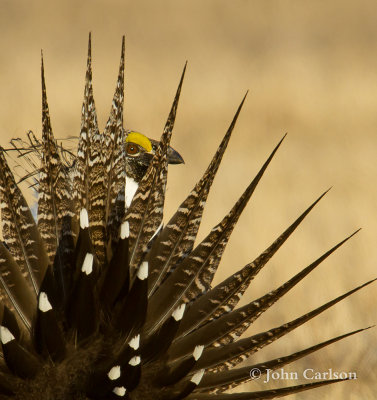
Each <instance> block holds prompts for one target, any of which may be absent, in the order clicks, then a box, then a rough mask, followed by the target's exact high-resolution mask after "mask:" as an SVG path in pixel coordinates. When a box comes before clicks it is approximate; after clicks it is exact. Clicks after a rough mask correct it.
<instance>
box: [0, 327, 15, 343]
mask: <svg viewBox="0 0 377 400" xmlns="http://www.w3.org/2000/svg"><path fill="white" fill-rule="evenodd" d="M14 339H15V337H14V336H13V335H12V333H11V331H10V330H9V329H8V328H7V327H6V326H3V325H0V340H1V343H2V344H4V345H5V344H7V343H9V342H11V341H12V340H14Z"/></svg>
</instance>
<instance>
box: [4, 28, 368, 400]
mask: <svg viewBox="0 0 377 400" xmlns="http://www.w3.org/2000/svg"><path fill="white" fill-rule="evenodd" d="M124 59H125V43H124V38H123V40H122V50H121V59H120V66H119V73H118V77H117V83H116V89H115V94H114V96H113V101H112V106H111V110H110V116H109V118H108V121H107V124H106V126H105V129H104V132H103V134H101V133H100V131H99V129H98V124H97V116H96V109H95V104H94V98H93V87H92V66H91V37H90V36H89V45H88V59H87V69H86V78H85V90H84V101H83V106H82V116H81V129H80V137H79V143H78V149H77V155H76V156H75V158H74V162H73V165H69V164H68V163H67V162H66V160H65V159H64V149H63V148H59V147H58V146H57V142H56V140H55V138H54V136H53V133H52V129H51V122H50V116H49V108H48V104H47V95H46V85H45V80H44V67H43V62H42V116H43V117H42V142H39V139H36V140H34V138H33V137H32V139H31V141H30V143H31V149H30V151H31V152H37V154H39V152H40V154H41V168H39V167H38V173H39V178H38V179H37V181H39V184H38V185H37V187H36V190H38V192H39V200H38V205H39V209H38V225H36V223H35V221H34V220H33V217H32V215H31V213H30V210H29V209H28V207H27V204H26V202H25V200H24V198H23V197H22V194H21V192H20V190H19V188H18V186H17V184H16V182H15V180H14V177H13V175H12V173H11V172H10V169H9V167H8V164H7V162H6V159H5V158H4V155H3V153H2V152H1V149H0V166H1V171H0V196H1V204H2V206H1V207H2V210H1V211H2V221H3V237H4V241H5V242H4V243H0V300H1V303H2V306H1V307H0V320H1V324H0V342H1V347H2V353H3V366H4V368H2V374H0V398H1V399H4V400H7V399H11V398H15V399H26V398H27V399H28V400H40V399H41V398H43V400H104V399H109V400H110V399H118V398H124V399H128V400H139V399H143V400H183V399H191V400H195V399H196V400H211V399H214V400H215V399H216V400H246V399H259V400H261V399H272V398H275V397H283V396H287V395H290V394H294V393H298V392H301V391H305V390H311V389H314V388H316V387H321V386H324V385H328V384H330V383H336V382H340V381H342V380H344V379H335V380H334V379H333V380H322V381H319V382H315V383H310V384H303V385H300V384H298V385H296V386H291V387H284V388H277V389H269V388H267V389H266V390H263V391H251V392H245V393H233V394H228V393H224V391H227V390H229V389H232V388H234V387H236V386H238V385H239V384H241V383H244V382H247V381H249V380H250V375H249V370H250V368H252V367H255V368H259V369H260V370H261V372H262V373H265V372H266V370H267V369H276V368H281V367H283V366H285V365H287V364H289V363H291V362H293V361H295V360H298V359H300V358H302V357H305V356H306V355H309V354H312V353H313V352H316V351H318V350H320V349H321V348H323V347H325V346H328V345H330V344H332V343H334V342H336V341H340V340H342V339H345V338H347V337H349V336H351V335H354V334H357V333H360V332H362V331H363V330H365V329H358V330H357V331H353V332H350V333H347V334H344V335H342V336H338V337H335V338H332V339H329V340H326V341H325V342H321V343H318V344H316V345H314V346H311V347H308V348H306V349H304V350H301V351H296V352H295V353H292V354H289V355H285V356H282V357H279V358H275V359H272V360H269V361H265V362H262V363H259V364H255V365H254V366H251V367H241V368H238V369H232V368H233V367H235V366H237V365H238V364H239V363H241V362H242V361H245V360H247V359H248V358H249V357H250V356H251V355H252V354H254V353H255V352H257V351H258V350H259V349H262V348H264V347H265V346H267V345H268V344H270V343H272V342H274V341H275V340H277V339H279V338H280V337H282V336H284V335H286V334H288V333H289V332H291V331H292V330H294V329H295V328H297V327H299V326H301V325H302V324H305V323H306V322H308V321H309V320H310V319H312V318H314V317H315V316H317V315H319V314H320V313H322V312H324V311H325V310H327V309H329V308H330V307H332V306H334V305H335V304H337V303H338V302H340V301H341V300H343V299H345V298H347V297H348V296H350V295H351V294H353V293H355V292H357V291H358V290H360V289H362V288H363V287H365V286H367V285H369V284H371V283H372V282H373V281H369V282H367V283H365V284H363V285H360V286H358V287H356V288H355V289H353V290H350V291H349V292H347V293H345V294H343V295H341V296H338V297H337V298H335V299H333V300H331V301H329V302H327V303H326V304H323V305H321V306H320V307H318V308H316V309H314V310H311V311H310V312H307V313H305V314H304V315H301V316H300V317H298V318H295V319H293V320H291V321H290V322H287V323H284V324H282V325H280V326H277V327H275V328H272V329H269V330H267V331H265V332H262V333H257V334H254V335H253V336H250V337H246V338H242V339H240V338H239V337H240V336H241V335H242V334H244V333H245V330H246V329H247V328H248V327H249V326H250V325H251V324H252V322H253V321H254V320H255V319H256V318H258V317H259V316H260V315H261V313H262V312H265V311H266V310H268V309H269V308H271V306H272V305H273V304H274V303H276V302H277V301H278V300H279V299H280V298H281V297H282V296H283V295H285V294H286V293H287V292H288V291H289V290H290V289H291V288H293V287H294V286H295V285H297V284H298V283H299V282H300V281H301V280H302V279H304V278H305V277H306V276H307V275H308V274H309V273H310V272H311V271H313V270H314V269H315V268H316V267H317V266H318V265H320V264H321V262H322V261H324V260H325V259H326V258H327V257H328V256H329V255H331V253H333V252H334V251H335V250H336V249H338V248H339V247H340V246H341V245H342V244H343V243H345V242H346V241H347V240H348V239H349V238H350V237H351V236H353V235H351V236H349V237H348V238H346V239H344V240H343V241H342V242H340V243H338V244H337V245H336V246H334V247H333V248H331V249H330V250H328V251H327V252H326V253H324V254H323V255H322V256H321V257H319V258H318V259H317V260H315V261H314V262H313V263H312V264H310V265H309V266H307V267H306V268H304V269H303V270H302V271H300V272H298V273H297V274H296V275H294V276H293V277H292V278H291V279H290V280H288V281H287V282H285V283H283V284H281V285H280V286H278V287H277V288H276V289H275V290H272V291H270V292H269V293H267V294H265V295H263V296H261V297H260V298H258V299H256V300H253V301H251V302H249V303H248V304H246V305H245V306H242V307H239V308H236V307H237V305H238V302H239V300H240V299H241V297H242V295H243V294H244V292H245V291H246V289H247V288H248V286H249V284H250V282H251V281H252V280H253V279H254V277H255V276H256V274H257V273H258V272H259V271H260V270H261V269H262V268H263V267H264V266H265V265H266V263H267V262H268V261H269V259H270V258H271V257H272V256H273V255H274V254H275V253H276V251H277V250H278V249H279V248H280V247H281V246H282V244H283V243H284V242H285V241H286V240H287V239H288V238H289V237H290V235H291V234H292V233H293V232H294V231H295V229H296V228H297V227H298V226H299V225H300V224H301V222H302V221H303V220H304V218H305V217H306V216H307V215H308V213H309V212H310V211H311V210H312V209H313V207H314V206H315V205H316V204H317V203H318V201H319V200H320V199H321V198H322V197H323V196H324V194H323V195H321V196H320V197H319V198H318V199H317V200H316V201H315V202H314V203H313V204H312V205H311V206H309V207H308V208H307V209H306V210H305V211H304V212H303V213H302V214H301V215H300V216H299V217H298V218H297V219H296V220H295V221H294V222H293V223H292V224H291V225H290V226H289V227H288V228H287V229H286V230H285V231H284V232H283V233H282V234H281V235H280V236H279V237H278V238H277V239H276V240H275V241H274V242H273V243H272V244H271V245H270V246H269V247H268V248H267V249H266V250H265V251H264V252H263V253H262V254H261V255H259V256H258V257H257V258H255V259H254V261H252V262H250V263H248V264H247V265H245V266H244V267H243V268H242V269H240V270H239V271H237V272H236V273H234V274H233V275H232V276H231V277H229V278H228V279H225V280H224V281H223V282H221V283H220V284H218V285H217V286H216V287H214V288H211V284H212V280H213V277H214V274H215V273H216V270H217V268H218V266H219V263H220V261H221V257H222V254H223V252H224V249H225V247H226V245H227V243H228V241H229V238H230V235H231V233H232V231H233V229H234V227H235V224H236V223H237V221H238V219H239V217H240V215H241V213H242V211H243V210H244V208H245V207H246V204H247V203H248V201H249V199H250V197H251V196H252V194H253V192H254V190H255V188H256V186H257V184H258V183H259V181H260V179H261V178H262V175H263V174H264V172H265V170H266V168H267V166H268V165H269V163H270V162H271V160H272V158H273V156H274V154H275V152H276V151H277V149H278V148H279V146H280V144H281V142H282V140H283V139H284V138H283V139H282V140H281V141H280V142H279V143H278V145H277V146H276V147H275V148H274V150H273V151H272V153H271V155H270V156H269V158H268V159H267V161H266V162H265V163H264V164H263V166H262V168H261V169H260V171H259V172H258V173H257V175H256V177H255V178H254V179H253V180H252V181H251V183H250V184H249V186H248V187H247V188H246V190H245V191H244V193H243V194H242V195H241V196H240V198H239V200H238V201H237V202H236V204H235V205H234V207H233V208H232V209H231V210H230V212H229V213H228V214H227V215H225V217H224V218H223V219H222V220H221V222H220V223H219V224H217V225H216V226H215V227H214V228H213V229H212V230H211V231H210V232H209V234H208V235H207V236H206V237H205V239H204V240H203V241H202V242H201V243H199V244H198V245H197V246H196V247H194V243H195V240H196V237H197V233H198V229H199V226H200V222H201V218H202V214H203V210H204V206H205V203H206V200H207V196H208V193H209V190H210V188H211V185H212V182H213V180H214V177H215V175H216V172H217V171H218V168H219V165H220V162H221V159H222V157H223V154H224V152H225V149H226V147H227V145H228V142H229V139H230V136H231V133H232V131H233V129H234V125H235V123H236V121H237V118H238V115H239V112H240V110H241V108H242V105H243V102H244V100H245V98H244V99H243V100H242V102H241V105H240V106H239V107H238V110H237V112H236V114H235V116H234V118H233V120H232V122H231V124H230V126H229V128H228V130H227V132H226V135H225V136H224V138H223V140H222V142H221V144H220V146H219V147H218V150H217V152H216V154H215V155H214V157H213V159H212V161H211V163H210V165H209V167H208V168H207V170H206V172H205V173H204V175H203V176H202V178H201V179H200V180H199V182H198V183H197V184H196V185H195V186H194V188H193V190H192V191H191V192H190V193H189V195H188V197H187V198H186V199H185V200H184V201H183V202H182V203H181V205H180V207H179V208H178V210H177V212H176V213H175V214H174V215H173V216H172V217H171V219H170V221H169V222H168V223H167V225H166V226H165V227H163V211H164V199H165V189H166V183H167V168H168V161H169V158H168V157H170V155H168V154H172V151H171V150H172V149H171V148H170V146H169V143H170V139H171V135H172V130H173V127H174V122H175V118H176V114H177V107H178V101H179V96H180V93H181V88H182V82H183V77H184V74H185V70H186V66H185V68H184V70H183V73H182V76H181V80H180V83H179V85H178V89H177V91H176V95H175V98H174V101H173V105H172V107H171V109H170V113H169V116H168V119H167V122H166V124H165V128H164V131H163V134H162V136H161V140H160V142H159V144H158V145H157V148H156V146H154V148H152V150H153V151H151V152H149V150H147V149H145V150H147V151H148V152H149V154H147V156H148V157H149V156H150V157H151V158H147V160H148V161H147V163H146V164H144V165H143V166H145V169H144V170H143V173H144V172H145V171H146V173H145V174H144V176H143V177H141V176H140V179H138V181H137V182H135V190H136V193H135V196H134V198H133V201H132V202H131V204H130V206H129V207H128V208H127V209H126V207H125V204H124V203H125V201H124V200H125V185H126V179H125V178H130V176H128V175H126V172H127V173H128V171H132V170H131V169H130V168H129V167H130V166H132V159H131V158H128V157H129V155H130V154H131V153H128V150H127V154H126V146H125V131H124V130H123V102H124ZM138 135H140V136H143V135H141V134H138ZM29 140H30V137H29ZM145 140H146V141H148V140H149V139H147V138H145ZM153 143H157V142H156V141H153ZM134 145H135V147H134V148H136V149H137V147H136V145H137V143H134ZM15 149H16V150H17V151H18V152H19V154H20V155H21V157H23V156H25V157H26V161H27V160H29V150H28V149H27V148H26V149H19V148H18V147H17V145H15ZM173 150H174V149H173ZM169 151H170V153H168V152H169ZM175 153H176V159H175V163H176V162H177V160H178V162H182V158H181V157H180V156H179V154H178V156H179V157H177V152H175ZM135 154H137V153H135ZM153 154H154V156H153ZM144 155H145V154H144ZM152 156H153V158H152ZM144 160H145V159H144ZM144 160H143V161H144ZM150 160H152V161H150ZM127 162H129V163H130V164H126V163H127ZM172 163H174V162H173V161H172ZM139 165H140V164H139ZM126 167H127V169H126ZM141 175H142V174H141ZM29 176H34V175H33V174H32V175H29ZM128 181H129V182H130V180H129V179H128ZM136 185H137V189H136ZM7 247H9V249H8V248H7Z"/></svg>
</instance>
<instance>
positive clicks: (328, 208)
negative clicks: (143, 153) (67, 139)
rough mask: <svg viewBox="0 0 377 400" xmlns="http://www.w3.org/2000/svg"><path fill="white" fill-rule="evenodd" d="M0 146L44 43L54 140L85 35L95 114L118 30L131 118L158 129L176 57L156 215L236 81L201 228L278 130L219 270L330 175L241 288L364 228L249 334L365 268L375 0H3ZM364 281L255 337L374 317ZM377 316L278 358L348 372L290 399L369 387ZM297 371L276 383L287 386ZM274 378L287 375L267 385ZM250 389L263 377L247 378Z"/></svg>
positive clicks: (34, 114)
mask: <svg viewBox="0 0 377 400" xmlns="http://www.w3.org/2000/svg"><path fill="white" fill-rule="evenodd" d="M0 7H1V10H0V33H1V34H0V88H1V90H0V134H1V144H3V145H5V144H6V143H7V141H8V140H9V139H10V138H11V137H14V136H22V135H23V134H24V133H25V132H26V131H27V130H29V129H32V130H33V131H34V132H35V133H36V134H38V135H39V134H40V72H39V66H40V49H41V48H42V49H43V50H44V55H45V65H46V80H47V89H48V99H49V103H50V110H51V115H52V123H53V128H54V131H55V135H56V136H57V137H64V136H67V135H77V134H78V132H79V124H80V108H81V101H82V95H83V83H84V82H83V79H84V73H85V64H86V61H85V57H86V44H87V35H88V32H89V31H92V33H93V57H94V66H93V70H94V90H95V97H96V104H97V110H98V112H99V120H100V123H101V126H103V125H104V123H105V121H106V118H107V112H108V111H109V109H110V103H111V98H112V92H113V89H114V87H115V79H116V74H117V69H118V62H119V54H120V44H121V35H122V34H125V35H126V51H127V65H126V77H127V83H126V120H125V121H126V126H127V127H129V128H133V129H137V130H140V131H141V132H144V133H146V134H147V135H150V136H152V137H155V138H157V137H158V136H159V134H160V132H161V130H162V127H163V124H164V119H165V117H166V116H167V113H168V110H169V107H170V104H171V101H172V98H173V95H174V91H175V88H176V85H177V82H178V79H179V75H180V72H181V69H182V67H183V64H184V62H185V60H186V59H187V60H189V68H188V73H187V77H186V81H185V84H184V90H183V95H182V101H181V104H180V109H179V115H178V119H177V123H176V129H175V137H174V139H173V145H174V147H175V148H177V149H178V150H179V151H180V152H181V153H182V155H183V156H184V158H185V160H186V165H185V166H178V167H174V168H172V169H171V174H170V178H171V179H170V184H169V192H168V210H167V214H168V215H170V214H171V213H172V212H173V208H174V207H176V206H177V205H178V202H179V201H180V200H182V199H183V196H184V195H185V194H186V193H187V192H188V190H189V189H190V188H191V186H192V185H193V184H194V182H195V180H197V179H198V178H199V177H200V174H201V172H202V171H203V170H204V168H205V167H206V165H207V163H208V162H209V160H210V158H211V156H212V153H213V152H214V151H215V149H216V146H217V144H218V143H219V141H220V140H221V137H222V135H223V134H224V133H225V130H226V128H227V125H228V123H229V122H230V120H231V118H232V116H233V113H234V111H235V109H236V107H237V105H238V103H239V102H240V100H241V98H242V96H243V94H244V92H245V91H246V89H250V94H249V96H248V100H247V102H246V105H245V107H244V110H243V112H242V114H241V117H240V119H239V123H238V125H237V128H236V131H235V134H234V138H233V139H232V141H231V143H230V146H229V151H228V152H227V154H226V156H225V158H224V163H223V165H222V167H221V168H220V171H219V176H218V178H217V180H216V182H215V185H214V187H213V191H212V194H211V196H210V200H209V203H208V209H207V211H206V213H205V222H204V223H203V229H202V231H201V237H203V235H204V234H206V232H207V231H208V229H210V227H211V226H212V225H213V224H214V223H216V222H217V221H218V220H219V219H220V218H221V217H222V216H223V215H224V214H225V213H226V212H227V211H228V209H229V208H230V207H231V205H232V204H233V202H234V201H235V200H236V199H237V197H238V196H239V195H240V193H241V192H242V190H243V189H244V187H245V186H246V185H247V183H248V182H249V180H250V179H251V178H252V177H253V176H254V174H255V173H256V171H257V169H258V168H259V167H260V166H261V164H262V163H263V162H264V160H265V159H266V157H267V155H268V154H269V152H270V151H271V150H272V148H273V147H274V145H275V144H276V143H277V141H278V140H279V139H280V138H281V136H282V135H283V134H284V133H285V132H288V133H289V134H288V137H287V140H286V142H285V143H284V144H283V146H282V148H281V150H280V151H279V153H278V154H277V156H276V159H275V160H274V161H273V163H272V165H271V167H270V168H269V171H268V172H267V174H266V176H265V178H264V179H263V181H262V183H261V185H260V187H259V188H258V190H257V191H256V193H255V197H254V199H253V200H252V202H251V204H250V205H249V207H248V208H247V210H246V211H245V213H244V215H243V216H242V218H241V220H240V222H239V224H238V226H237V227H236V229H235V231H234V234H233V236H232V239H231V241H230V244H229V247H228V248H227V250H226V253H225V255H224V260H223V262H222V264H221V267H220V271H219V274H218V276H217V278H216V279H217V282H218V281H219V280H220V279H221V278H223V277H224V276H225V275H228V274H230V273H231V272H232V271H235V270H236V268H239V267H241V266H242V265H244V264H245V263H246V262H248V261H250V260H251V259H252V258H254V257H255V256H256V255H258V253H259V252H260V251H262V250H263V249H264V248H265V247H267V245H269V244H270V242H271V241H272V240H273V239H274V238H275V237H276V236H277V235H278V234H279V233H280V232H281V231H282V230H283V229H285V227H286V226H287V225H288V224H289V223H290V222H291V221H292V220H293V218H295V217H296V216H297V215H298V214H299V212H300V211H301V210H303V209H304V208H305V207H306V206H307V205H308V204H309V203H310V202H311V201H312V200H314V199H315V198H316V197H317V196H318V195H319V194H320V193H321V192H322V191H324V190H325V189H327V188H328V187H329V186H334V187H333V189H332V190H331V192H330V193H329V194H328V196H327V197H326V198H325V199H324V200H323V201H322V202H321V204H320V205H319V206H318V207H317V208H316V209H315V210H314V211H313V213H312V215H310V216H309V217H308V219H307V220H306V221H305V222H304V223H303V225H302V227H301V228H300V229H299V230H298V231H297V232H296V233H295V234H294V235H293V237H292V238H291V239H290V240H289V242H288V243H287V244H286V245H285V246H284V248H283V249H282V250H281V251H280V252H279V254H278V255H277V256H276V257H274V258H273V259H272V260H271V262H270V263H269V264H268V266H267V267H266V268H265V270H263V271H262V272H261V273H260V275H259V277H258V279H256V280H255V281H254V283H253V285H252V289H250V290H249V291H248V292H247V295H246V296H245V299H244V300H243V301H244V302H246V301H247V300H252V299H253V298H255V297H256V296H259V295H261V294H264V293H265V292H266V291H268V290H271V289H273V288H275V287H276V286H277V285H279V284H281V283H282V282H283V281H285V280H287V279H289V278H290V277H291V276H292V275H293V274H294V273H296V272H297V271H299V270H300V269H301V268H302V267H304V266H305V265H306V264H308V263H309V262H311V261H312V260H314V259H315V258H316V257H317V256H319V255H320V254H321V252H324V251H325V250H326V249H328V248H329V247H330V246H332V245H333V244H335V243H336V242H337V241H339V240H341V239H342V238H343V237H345V236H346V235H348V234H349V233H351V232H352V231H353V230H355V229H357V228H358V227H360V226H361V227H363V230H362V232H361V233H360V234H359V235H358V236H357V237H356V238H354V239H353V240H352V241H351V242H350V243H348V244H346V246H345V247H344V248H342V249H341V250H339V251H338V252H337V253H336V254H335V255H334V256H332V257H331V259H329V260H327V261H326V262H325V263H324V265H322V266H320V267H319V268H318V270H317V271H315V272H314V273H312V274H311V275H310V276H309V277H308V278H306V280H305V281H304V282H302V283H301V284H300V285H299V286H298V287H297V288H295V289H294V290H292V292H291V293H289V294H288V295H287V296H286V298H284V299H283V300H281V301H280V302H279V303H277V304H276V305H275V306H274V307H273V309H271V310H270V311H269V312H267V313H266V314H265V315H263V316H262V317H261V318H260V319H259V320H258V321H257V322H256V323H255V324H254V325H253V328H252V329H251V330H250V332H257V331H259V330H261V329H267V328H270V327H273V326H275V325H277V324H281V323H283V322H285V321H288V320H289V319H292V318H295V317H297V316H299V315H300V314H302V313H304V312H307V311H309V310H310V309H312V308H314V307H316V306H318V305H320V304H322V303H323V302H325V301H327V300H329V299H330V298H333V297H335V296H337V295H339V294H341V293H342V292H344V291H346V290H349V289H350V288H352V287H354V286H356V285H358V284H360V283H362V282H364V281H366V280H368V279H371V278H373V277H375V276H376V262H377V250H376V238H377V221H376V203H377V189H376V178H377V166H376V148H377V23H376V21H377V5H376V3H375V2H374V1H345V0H334V1H320V0H318V1H305V2H304V1H301V0H297V1H288V0H286V1H266V0H260V1H247V0H232V1H229V0H227V1H226V0H204V1H203V0H190V1H187V0H178V1H177V0H172V1H166V0H161V1H128V0H118V1H116V0H111V1H106V2H105V1H99V0H90V1H87V0H85V1H76V0H75V1H74V0H68V1H67V0H66V1H64V2H54V1H42V0H36V1H33V2H30V1H27V0H24V1H15V0H8V1H5V0H0ZM376 293H377V288H376V287H375V285H374V287H373V286H371V287H368V288H366V289H365V290H363V291H362V292H360V293H358V294H356V295H354V296H352V297H351V298H350V299H347V300H346V301H344V302H343V303H342V304H340V305H337V306H336V307H335V308H334V309H331V310H329V311H327V312H325V313H324V314H323V315H321V316H319V317H317V318H316V319H315V320H313V321H312V322H310V324H308V325H307V326H305V327H302V328H300V329H298V330H296V331H295V332H292V333H291V334H289V335H288V336H287V337H286V338H284V339H282V340H280V341H278V342H277V343H275V344H274V345H272V346H270V347H269V348H266V349H265V350H264V351H263V352H261V353H260V354H257V356H256V357H255V358H254V360H257V361H259V360H262V359H269V358H273V357H277V356H281V355H286V354H288V353H289V352H290V351H295V350H299V349H302V348H304V347H305V346H309V345H311V344H314V343H316V342H318V341H321V340H325V339H328V338H330V337H332V336H335V335H338V334H342V333H345V332H347V331H349V330H353V329H357V328H360V327H366V326H369V325H371V324H374V323H376V322H377V315H376V307H375V304H376ZM376 339H377V331H376V329H373V330H369V331H367V332H365V333H362V334H360V335H358V336H357V337H352V338H349V339H346V340H345V341H344V342H342V343H337V344H335V345H332V346H331V347H329V348H327V349H324V350H322V351H321V352H320V353H318V354H316V355H313V356H311V357H307V358H305V359H303V360H301V361H299V362H297V363H295V364H294V365H293V366H291V367H290V368H288V367H287V368H286V370H291V371H297V372H298V373H299V374H300V373H301V372H302V371H303V370H304V369H305V368H314V369H316V370H318V371H326V370H327V369H328V368H330V367H332V368H333V370H335V371H356V372H357V374H358V381H357V382H346V383H342V384H337V385H334V386H332V387H326V388H323V389H319V390H317V391H314V392H310V393H303V394H301V395H298V396H297V398H305V399H318V398H325V399H335V398H336V399H374V398H376V394H375V393H376V389H377V385H376V383H375V374H376V369H377V352H376V343H377V341H376ZM295 383H297V382H287V384H295ZM277 384H283V385H284V384H285V382H281V381H280V382H275V386H276V385H277ZM251 387H259V388H261V389H263V388H265V387H266V385H264V384H260V385H259V386H258V385H257V384H254V385H253V386H251V385H250V388H251Z"/></svg>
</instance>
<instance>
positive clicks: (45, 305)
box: [38, 292, 52, 313]
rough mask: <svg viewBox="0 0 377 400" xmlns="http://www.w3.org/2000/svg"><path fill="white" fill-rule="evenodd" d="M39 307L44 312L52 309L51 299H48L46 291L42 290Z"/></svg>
mask: <svg viewBox="0 0 377 400" xmlns="http://www.w3.org/2000/svg"><path fill="white" fill-rule="evenodd" d="M38 308H39V310H40V311H42V312H44V313H45V312H47V311H50V310H52V305H51V303H50V301H49V300H48V296H47V293H46V292H41V293H40V295H39V302H38Z"/></svg>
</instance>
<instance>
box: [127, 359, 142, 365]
mask: <svg viewBox="0 0 377 400" xmlns="http://www.w3.org/2000/svg"><path fill="white" fill-rule="evenodd" d="M140 363H141V358H140V356H135V357H132V358H131V360H130V361H129V362H128V364H130V365H131V366H132V367H136V366H137V365H139V364H140Z"/></svg>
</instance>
